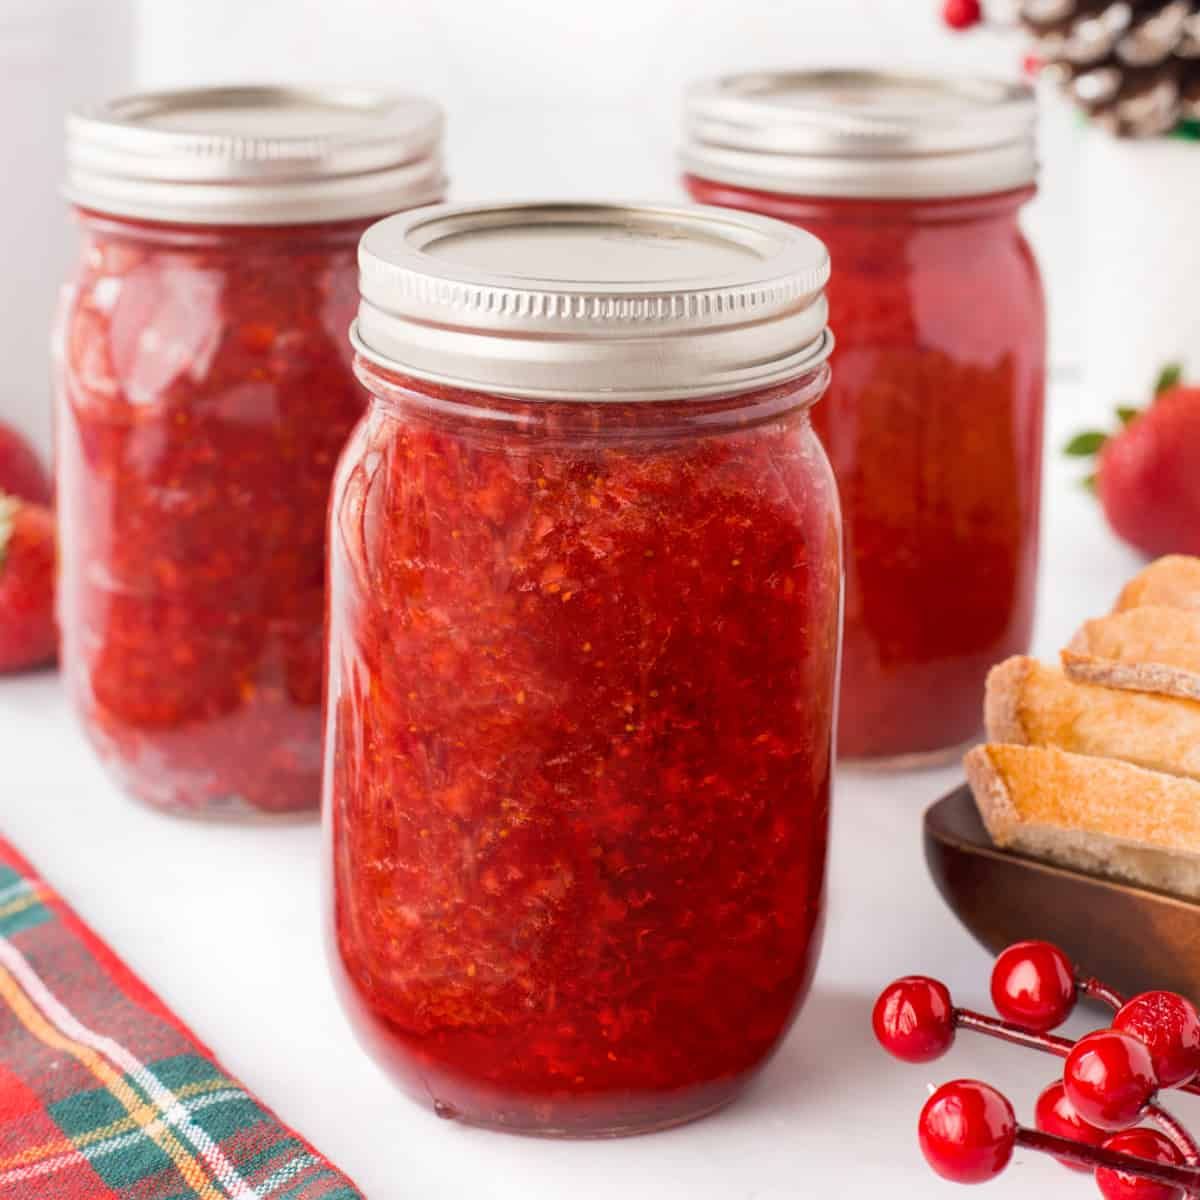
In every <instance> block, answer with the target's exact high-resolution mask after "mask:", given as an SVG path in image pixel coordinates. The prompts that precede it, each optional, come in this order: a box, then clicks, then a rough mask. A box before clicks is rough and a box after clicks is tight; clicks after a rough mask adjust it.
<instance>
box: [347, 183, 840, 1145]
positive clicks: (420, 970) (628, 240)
mask: <svg viewBox="0 0 1200 1200" xmlns="http://www.w3.org/2000/svg"><path fill="white" fill-rule="evenodd" d="M361 266H362V304H361V308H360V312H359V318H358V322H357V325H356V329H355V333H354V344H355V347H356V349H357V367H358V372H359V375H360V378H361V379H362V380H363V382H364V383H365V384H366V386H367V389H368V390H369V391H370V393H371V396H372V401H371V406H370V408H369V410H368V412H367V415H366V417H365V418H364V420H363V421H362V423H361V424H360V425H359V426H358V429H357V430H356V432H355V433H354V434H353V436H352V437H351V439H350V442H349V445H348V447H347V449H346V451H345V454H344V455H343V457H342V461H341V464H340V466H339V468H338V474H337V480H336V484H335V488H334V497H333V503H332V511H331V548H330V596H329V615H330V623H329V640H330V645H329V666H328V695H327V729H326V773H325V806H326V812H325V817H326V822H327V834H328V845H329V850H328V852H329V854H330V855H331V870H330V871H329V878H330V880H331V886H332V895H331V902H330V906H331V921H330V927H331V943H332V958H333V962H334V966H335V974H336V977H337V979H338V981H339V984H340V987H341V992H342V995H343V997H344V1000H345V1003H346V1005H347V1006H348V1009H349V1011H350V1013H351V1015H352V1018H353V1021H354V1024H355V1026H356V1028H357V1031H358V1032H359V1034H360V1036H361V1038H362V1039H363V1041H364V1042H365V1044H366V1045H367V1046H368V1047H369V1048H370V1050H371V1051H372V1052H373V1053H374V1055H375V1056H376V1057H377V1058H378V1060H379V1061H380V1062H381V1063H382V1064H383V1065H384V1066H385V1067H386V1068H388V1069H389V1071H390V1072H391V1073H392V1075H393V1076H394V1078H395V1079H396V1080H397V1081H398V1082H399V1083H400V1085H401V1086H402V1087H403V1088H404V1089H406V1090H407V1091H408V1092H409V1093H410V1094H411V1095H412V1096H413V1097H414V1098H415V1099H416V1100H418V1101H419V1102H421V1103H424V1104H427V1105H430V1106H432V1107H433V1108H434V1109H435V1110H436V1111H437V1112H439V1113H440V1114H442V1115H443V1116H447V1117H457V1118H460V1119H462V1120H464V1121H467V1122H470V1123H474V1124H478V1125H485V1126H491V1127H495V1128H500V1129H506V1130H512V1131H517V1132H524V1133H541V1134H551V1135H613V1134H624V1133H637V1132H641V1131H645V1130H650V1129H656V1128H662V1127H665V1126H669V1125H673V1124H678V1123H680V1122H683V1121H687V1120H690V1119H692V1118H695V1117H698V1116H701V1115H703V1114H704V1113H706V1112H710V1111H712V1110H714V1109H716V1108H719V1107H720V1106H722V1105H724V1104H725V1103H727V1102H728V1101H730V1100H731V1099H732V1098H733V1097H735V1096H736V1095H737V1094H738V1093H739V1092H740V1091H741V1090H742V1088H743V1087H744V1086H745V1084H746V1082H747V1081H748V1080H749V1079H750V1078H751V1077H752V1076H753V1075H754V1074H755V1073H756V1072H757V1071H758V1070H759V1069H760V1068H761V1067H762V1066H763V1064H764V1063H765V1062H766V1060H767V1059H768V1058H769V1056H770V1055H771V1053H772V1051H773V1050H774V1049H775V1048H776V1047H777V1046H778V1045H779V1043H780V1040H781V1039H782V1037H783V1035H784V1033H785V1032H786V1031H787V1029H788V1027H789V1025H790V1024H791V1022H792V1019H793V1017H794V1016H795V1014H796V1012H797V1010H798V1008H799V1006H800V1004H801V1003H802V1001H803V999H804V996H805V994H806V992H807V990H808V987H809V983H810V980H811V978H812V973H813V969H814V966H815V963H816V958H817V952H818V947H819V943H820V938H821V930H822V923H823V916H824V911H825V910H824V901H823V897H824V881H825V862H826V842H827V832H828V822H829V794H830V775H831V770H832V748H833V747H832V742H833V724H834V719H835V708H836V694H837V677H838V642H839V627H840V615H841V613H840V609H841V589H842V564H841V527H840V522H839V516H838V501H837V492H836V488H835V486H834V483H833V479H832V476H831V474H830V470H829V464H828V461H827V459H826V456H825V452H824V451H823V450H822V448H821V445H820V442H819V441H818V440H817V437H816V435H815V434H814V432H813V429H812V424H811V419H810V414H811V412H812V411H813V408H814V406H818V407H819V405H818V401H819V399H820V397H821V395H822V393H823V392H824V391H825V388H826V386H827V383H828V380H829V368H828V366H827V365H826V359H827V357H828V354H829V350H830V344H831V342H830V337H829V334H828V332H827V330H826V317H827V312H826V304H825V300H824V295H823V289H824V285H825V282H826V279H827V276H828V271H829V261H828V256H827V254H826V252H825V248H824V247H823V246H822V245H821V243H820V242H819V241H818V240H817V239H816V238H814V237H811V236H809V235H808V234H805V233H802V232H800V231H798V230H796V229H794V228H792V227H790V226H788V225H786V224H783V223H781V222H777V221H771V220H767V219H764V218H761V217H754V216H750V215H747V214H742V213H734V212H729V211H721V210H717V209H706V208H699V207H673V206H662V207H655V206H624V205H614V204H584V203H576V204H566V203H544V204H503V205H478V206H471V207H453V208H434V209H427V210H423V211H422V212H418V213H412V214H409V215H404V216H398V217H393V218H391V219H389V220H386V221H384V222H382V223H380V224H378V225H376V226H374V227H373V228H372V229H370V230H368V232H367V234H366V236H365V238H364V240H363V244H362V252H361Z"/></svg>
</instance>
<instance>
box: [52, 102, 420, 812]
mask: <svg viewBox="0 0 1200 1200" xmlns="http://www.w3.org/2000/svg"><path fill="white" fill-rule="evenodd" d="M440 124H441V118H440V114H439V112H438V110H437V108H436V107H435V106H434V105H432V104H430V103H428V102H427V101H424V100H417V99H413V98H410V97H402V96H393V95H388V94H383V93H369V92H359V91H355V92H346V93H339V92H329V93H326V92H315V91H311V92H310V91H295V90H285V89H277V88H238V89H211V90H204V91H189V92H176V93H163V94H157V95H152V96H140V97H133V98H131V99H126V100H120V101H116V102H114V103H111V104H108V105H105V106H103V107H102V108H99V109H97V110H95V111H90V112H87V113H82V114H78V115H76V116H75V117H73V118H72V120H71V121H70V123H69V125H68V159H69V169H70V177H69V193H70V196H71V198H72V200H73V201H74V203H75V205H76V207H77V211H78V215H79V220H80V223H81V225H82V228H83V252H82V257H81V260H80V264H79V268H78V272H77V275H76V278H75V280H74V282H73V283H72V284H71V285H70V286H69V287H68V288H67V289H66V292H65V295H64V299H63V303H62V306H61V315H60V320H59V326H58V330H57V333H56V379H57V418H56V442H57V468H58V511H59V516H60V537H61V563H62V566H61V583H60V594H59V620H60V625H61V629H62V661H63V667H64V671H65V674H66V678H67V682H68V686H69V689H70V691H71V693H72V695H73V698H74V701H75V703H76V705H77V707H78V709H79V711H80V714H81V716H82V719H83V723H84V725H85V727H86V729H87V732H88V734H89V735H90V737H91V739H92V741H93V743H94V744H95V746H96V747H97V749H98V750H99V752H100V754H101V756H102V757H103V758H104V760H105V761H106V763H107V764H108V765H109V766H110V768H111V769H112V770H113V772H114V773H115V775H116V776H117V778H118V779H119V780H120V781H121V782H122V784H123V785H124V786H125V787H126V788H127V789H128V791H130V792H131V793H133V794H134V795H136V796H138V797H140V798H141V799H143V800H146V801H148V802H150V803H152V804H154V805H157V806H159V807H162V808H166V809H171V810H175V811H180V812H186V813H192V814H213V813H225V812H236V813H249V814H284V813H293V812H299V811H304V810H315V809H316V808H317V806H318V804H319V800H320V772H321V674H322V657H323V640H322V629H323V621H324V573H325V553H324V545H325V519H326V511H327V507H328V499H329V489H330V484H331V481H332V477H333V471H334V467H335V465H336V462H337V456H338V454H339V453H340V451H341V449H342V446H343V445H344V444H345V441H346V438H347V436H348V435H349V433H350V431H351V429H353V427H354V425H355V423H356V422H357V420H358V419H359V417H360V416H361V415H362V412H363V410H364V408H365V406H366V395H365V393H364V392H363V390H362V388H361V386H360V385H359V384H358V382H357V380H356V379H355V377H354V372H353V365H352V355H351V354H350V353H349V351H348V349H347V346H346V330H347V329H348V328H349V327H350V324H351V322H352V321H353V319H354V312H355V308H356V305H357V297H358V286H357V283H358V273H357V262H356V254H357V244H358V240H359V238H360V237H361V234H362V232H363V230H364V229H365V228H366V226H367V225H368V224H369V223H370V222H371V221H372V220H374V219H377V218H378V217H379V216H380V215H381V214H383V213H387V212H391V211H394V210H395V209H397V208H403V207H411V206H413V205H418V204H423V203H427V202H430V201H432V200H435V199H437V198H439V197H440V195H441V193H442V190H443V177H442V169H441V165H440V160H439V140H440Z"/></svg>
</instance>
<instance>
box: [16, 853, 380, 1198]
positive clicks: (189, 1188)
mask: <svg viewBox="0 0 1200 1200" xmlns="http://www.w3.org/2000/svg"><path fill="white" fill-rule="evenodd" d="M196 1197H199V1198H200V1200H362V1196H361V1193H360V1192H359V1191H358V1190H357V1189H356V1188H355V1187H354V1185H353V1184H352V1183H351V1182H350V1181H349V1180H348V1179H347V1178H346V1177H345V1176H344V1175H342V1174H341V1173H340V1172H339V1171H338V1170H337V1169H336V1168H334V1167H333V1166H332V1165H331V1164H330V1163H329V1162H328V1161H327V1160H326V1159H324V1158H322V1157H321V1156H320V1155H319V1154H318V1153H317V1152H316V1151H315V1150H314V1149H313V1148H312V1147H311V1146H309V1145H308V1143H307V1142H305V1141H303V1140H302V1139H301V1138H300V1137H298V1136H297V1135H296V1134H295V1133H293V1132H292V1131H291V1130H289V1129H287V1128H285V1127H284V1126H283V1125H281V1124H280V1123H279V1121H278V1120H277V1119H276V1118H275V1116H274V1115H273V1114H272V1113H271V1112H269V1111H268V1110H267V1109H265V1108H263V1107H262V1105H261V1104H259V1103H258V1102H257V1101H256V1100H255V1099H254V1098H253V1097H252V1096H250V1095H248V1094H247V1093H246V1092H245V1090H244V1089H243V1088H242V1087H240V1086H239V1085H238V1084H237V1083H236V1082H235V1081H234V1080H232V1079H230V1078H229V1076H227V1075H226V1074H225V1073H224V1072H223V1071H222V1070H221V1068H220V1066H219V1065H218V1064H217V1062H216V1061H215V1060H214V1059H213V1057H212V1054H211V1053H210V1052H209V1051H208V1050H206V1049H205V1048H204V1046H202V1045H201V1044H200V1043H199V1042H197V1041H196V1039H195V1037H194V1036H193V1035H192V1034H191V1033H190V1032H189V1031H188V1030H187V1029H186V1028H185V1026H184V1025H183V1024H182V1023H181V1022H180V1021H179V1019H178V1017H176V1016H175V1015H174V1014H173V1013H171V1012H170V1011H169V1010H168V1009H167V1008H166V1006H165V1005H164V1004H163V1003H162V1001H161V1000H159V999H158V998H157V997H156V996H155V995H154V994H153V993H152V992H151V991H150V990H149V989H148V988H147V987H146V986H145V985H144V984H143V983H141V982H140V981H139V980H138V979H137V977H136V976H134V975H133V974H132V973H131V972H130V970H129V968H128V967H126V966H125V964H124V963H122V962H121V960H120V959H119V958H117V957H116V955H115V954H113V952H112V951H111V950H109V949H108V947H107V946H105V945H104V943H103V942H101V941H100V940H99V938H97V937H96V935H95V934H94V933H92V932H91V930H89V929H88V928H87V926H86V925H84V924H83V922H82V921H81V920H80V919H79V918H78V917H77V916H76V915H75V914H74V913H73V912H72V911H71V910H70V908H68V907H67V905H65V904H64V903H63V901H62V900H61V899H60V898H59V897H58V896H57V895H56V894H55V893H54V892H53V891H52V890H51V889H50V888H49V887H48V886H47V885H46V884H45V883H44V882H43V881H42V880H41V879H40V878H39V877H38V875H37V873H36V872H35V871H34V870H33V869H32V868H31V867H30V866H29V864H28V863H26V862H25V861H24V860H23V859H22V858H21V857H20V855H19V854H17V853H16V851H15V850H13V848H12V847H11V846H10V845H9V844H8V843H7V842H5V841H4V840H3V839H0V1200H117V1198H119V1200H194V1198H196Z"/></svg>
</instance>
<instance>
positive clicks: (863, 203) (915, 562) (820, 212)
mask: <svg viewBox="0 0 1200 1200" xmlns="http://www.w3.org/2000/svg"><path fill="white" fill-rule="evenodd" d="M1034 125H1035V105H1034V98H1033V95H1032V93H1031V91H1030V90H1029V88H1028V87H1026V86H1024V85H1020V84H1003V83H997V82H991V81H987V80H978V79H977V80H961V79H959V80H956V79H947V78H935V77H924V76H918V75H903V74H893V73H876V72H867V71H802V72H792V73H787V72H784V73H770V72H764V73H756V74H746V75H733V76H727V77H725V78H721V79H716V80H713V81H710V82H705V83H701V84H699V85H698V86H696V87H694V88H693V89H692V90H691V91H690V93H689V94H688V98H687V134H686V141H685V146H684V151H683V161H684V166H685V170H686V172H687V175H686V183H687V187H688V190H689V191H690V193H691V194H692V196H693V197H695V198H696V199H698V200H703V201H705V202H706V203H710V204H720V205H726V206H728V207H730V208H735V209H742V210H746V211H750V212H755V213H761V214H765V215H768V216H772V217H778V218H781V219H783V220H786V221H791V222H795V223H797V224H799V225H801V226H803V227H804V228H805V229H808V230H811V231H812V232H813V233H815V234H816V235H817V236H818V237H820V238H821V239H822V240H823V241H824V242H825V243H826V245H828V247H829V250H830V254H831V256H832V259H833V264H834V274H833V279H832V280H831V282H830V286H829V305H830V323H831V325H832V327H833V330H834V332H835V334H836V335H837V349H836V351H835V352H834V356H833V360H832V361H833V370H834V379H833V385H832V387H831V390H830V394H829V396H828V397H827V398H826V400H825V402H824V403H822V404H821V405H820V406H819V407H818V408H817V409H815V410H814V414H813V421H814V423H815V425H816V428H817V432H818V434H819V435H820V437H821V440H822V442H823V443H824V445H825V448H826V450H827V452H828V453H829V457H830V460H831V461H832V464H833V468H834V473H835V475H836V477H837V481H838V487H839V490H840V492H841V501H842V511H843V514H844V519H845V526H846V633H845V655H844V658H845V665H844V669H843V675H842V707H841V722H840V735H839V747H840V750H841V753H842V754H843V755H845V756H847V757H849V758H854V759H864V760H873V761H875V762H877V763H879V762H888V761H901V762H905V761H907V762H912V761H920V760H928V759H933V758H940V757H943V756H946V755H952V754H954V753H955V752H956V751H957V749H958V748H959V746H960V745H961V744H962V743H963V742H965V741H967V740H969V739H970V738H971V737H973V736H974V735H975V734H976V733H977V731H978V729H979V726H980V723H981V714H982V701H983V687H984V680H985V677H986V675H987V672H988V669H989V668H990V667H991V666H992V665H993V664H994V663H996V662H998V661H999V660H1001V659H1003V658H1005V657H1007V656H1009V655H1012V654H1020V653H1023V652H1024V651H1026V650H1027V649H1028V648H1029V642H1030V634H1031V629H1032V622H1033V605H1034V589H1035V581H1036V576H1037V561H1038V510H1039V490H1040V480H1041V449H1042V416H1043V403H1044V399H1043V398H1044V388H1045V360H1046V329H1045V312H1044V304H1043V298H1042V287H1041V282H1040V278H1039V275H1038V269H1037V265H1036V263H1035V262H1034V259H1033V255H1032V254H1031V252H1030V249H1029V246H1028V244H1027V243H1026V241H1025V238H1024V237H1023V235H1022V233H1021V229H1020V226H1019V224H1018V216H1019V214H1020V211H1021V209H1022V207H1023V206H1024V205H1025V204H1026V203H1027V202H1028V201H1029V199H1030V198H1031V197H1032V196H1033V194H1034V181H1035V176H1036V161H1035V150H1034Z"/></svg>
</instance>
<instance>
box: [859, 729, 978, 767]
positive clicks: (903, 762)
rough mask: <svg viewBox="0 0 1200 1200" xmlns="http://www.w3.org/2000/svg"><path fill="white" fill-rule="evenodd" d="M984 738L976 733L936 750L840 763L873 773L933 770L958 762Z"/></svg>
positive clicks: (884, 755) (885, 755) (886, 755)
mask: <svg viewBox="0 0 1200 1200" xmlns="http://www.w3.org/2000/svg"><path fill="white" fill-rule="evenodd" d="M981 740H982V735H981V734H978V733H977V734H974V735H973V736H972V737H969V738H967V739H966V740H965V741H961V742H956V743H955V744H954V745H953V746H942V747H940V748H937V749H934V750H917V751H914V752H913V753H911V754H883V755H880V756H879V757H878V758H855V757H849V758H841V759H839V761H838V765H839V766H840V767H842V768H843V769H845V770H850V771H864V772H869V773H871V774H878V775H886V774H899V773H901V772H904V771H931V770H933V769H934V768H935V767H945V766H949V765H950V764H951V763H953V762H957V761H958V760H959V759H961V758H962V757H963V755H964V754H966V753H967V751H968V750H970V749H971V747H972V746H977V745H978V744H979V743H980V741H981Z"/></svg>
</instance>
